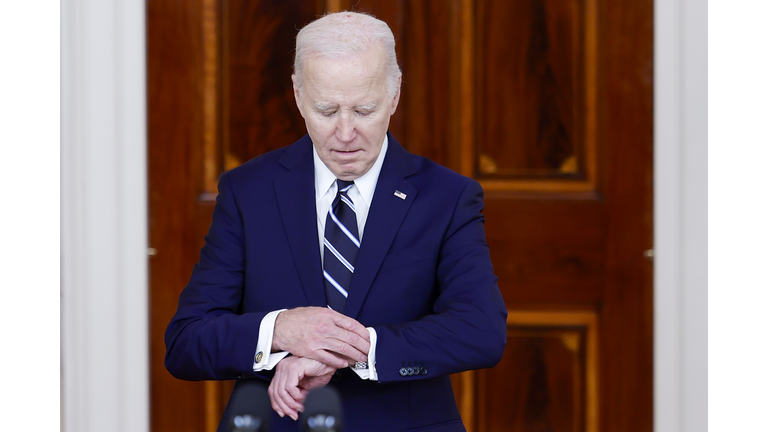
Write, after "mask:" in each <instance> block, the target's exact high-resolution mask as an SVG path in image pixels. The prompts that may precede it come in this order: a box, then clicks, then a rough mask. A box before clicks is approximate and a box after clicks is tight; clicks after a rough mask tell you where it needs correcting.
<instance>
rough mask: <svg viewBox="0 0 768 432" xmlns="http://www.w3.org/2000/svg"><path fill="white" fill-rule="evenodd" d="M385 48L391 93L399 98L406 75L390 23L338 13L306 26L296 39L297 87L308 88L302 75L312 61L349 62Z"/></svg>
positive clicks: (362, 16)
mask: <svg viewBox="0 0 768 432" xmlns="http://www.w3.org/2000/svg"><path fill="white" fill-rule="evenodd" d="M376 44H381V46H382V47H383V48H384V53H385V56H386V62H387V91H388V92H389V95H390V96H391V97H395V95H396V94H397V91H398V84H399V80H400V76H401V75H402V72H400V66H398V64H397V54H396V53H395V36H394V35H393V34H392V30H390V28H389V26H388V25H387V23H385V22H384V21H382V20H380V19H377V18H375V17H373V16H371V15H368V14H364V13H360V12H336V13H332V14H327V15H325V16H323V17H322V18H319V19H317V20H315V21H312V22H311V23H309V24H307V25H306V26H304V28H303V29H301V31H299V34H298V35H297V36H296V57H295V58H294V62H293V73H294V75H296V86H297V87H298V88H299V93H301V88H302V86H303V85H304V81H303V77H302V72H303V70H304V64H305V62H306V60H307V59H308V58H312V57H323V58H327V59H332V60H341V61H344V60H349V59H352V58H354V57H355V56H357V55H358V54H359V53H363V52H366V51H367V50H369V49H370V48H371V47H374V46H376Z"/></svg>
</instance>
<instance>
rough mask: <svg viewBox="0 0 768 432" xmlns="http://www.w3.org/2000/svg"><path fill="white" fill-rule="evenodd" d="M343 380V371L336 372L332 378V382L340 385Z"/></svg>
mask: <svg viewBox="0 0 768 432" xmlns="http://www.w3.org/2000/svg"><path fill="white" fill-rule="evenodd" d="M341 378H342V376H341V371H340V370H337V371H336V372H334V373H333V376H332V377H331V381H333V382H335V383H338V382H340V381H341Z"/></svg>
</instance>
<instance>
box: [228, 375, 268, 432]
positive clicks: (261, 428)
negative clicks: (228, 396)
mask: <svg viewBox="0 0 768 432" xmlns="http://www.w3.org/2000/svg"><path fill="white" fill-rule="evenodd" d="M230 403H231V404H232V410H231V411H230V412H231V413H232V417H231V418H230V419H229V426H228V429H227V430H228V431H229V432H268V431H269V415H270V407H271V404H270V402H269V394H268V393H267V385H266V384H265V383H263V382H261V381H260V380H258V379H249V380H243V381H240V382H239V383H238V385H237V387H235V391H234V392H233V394H232V400H231V402H230Z"/></svg>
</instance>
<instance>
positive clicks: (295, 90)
mask: <svg viewBox="0 0 768 432" xmlns="http://www.w3.org/2000/svg"><path fill="white" fill-rule="evenodd" d="M291 81H292V82H293V99H294V100H295V101H296V107H297V108H298V109H299V112H300V113H301V116H302V117H304V112H303V111H302V110H301V92H300V91H299V86H298V84H297V83H296V82H297V78H296V75H291Z"/></svg>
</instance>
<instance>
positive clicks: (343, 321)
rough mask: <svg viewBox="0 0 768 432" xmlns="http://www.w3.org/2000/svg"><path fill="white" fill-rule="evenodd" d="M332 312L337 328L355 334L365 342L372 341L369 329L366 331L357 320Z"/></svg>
mask: <svg viewBox="0 0 768 432" xmlns="http://www.w3.org/2000/svg"><path fill="white" fill-rule="evenodd" d="M329 310H330V309H329ZM331 312H334V315H333V321H334V324H336V326H337V327H341V328H342V329H344V330H347V331H350V332H352V333H355V334H357V335H358V336H360V337H361V338H362V339H364V340H365V341H368V340H369V339H370V336H371V335H370V333H368V329H366V328H365V326H363V325H362V324H360V323H359V322H358V321H357V320H355V319H353V318H350V317H348V316H346V315H343V314H340V313H338V312H335V311H331Z"/></svg>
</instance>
